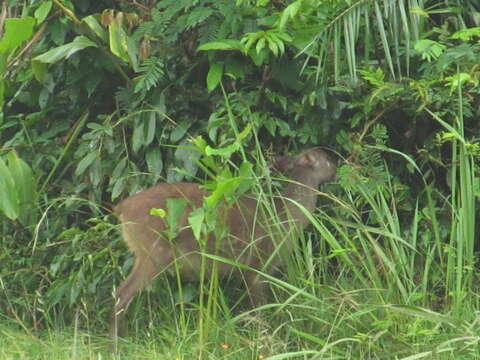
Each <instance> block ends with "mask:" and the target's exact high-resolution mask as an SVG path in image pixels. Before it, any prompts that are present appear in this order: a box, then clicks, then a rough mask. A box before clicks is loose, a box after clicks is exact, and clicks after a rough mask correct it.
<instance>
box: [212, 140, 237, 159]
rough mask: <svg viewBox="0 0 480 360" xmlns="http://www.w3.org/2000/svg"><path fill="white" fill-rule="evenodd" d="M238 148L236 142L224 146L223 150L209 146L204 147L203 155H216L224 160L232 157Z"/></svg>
mask: <svg viewBox="0 0 480 360" xmlns="http://www.w3.org/2000/svg"><path fill="white" fill-rule="evenodd" d="M239 148H240V144H239V143H238V142H234V143H233V144H231V145H228V146H225V147H223V148H219V149H215V148H212V147H210V146H209V145H207V146H206V148H205V154H207V155H208V156H211V155H218V156H221V157H224V158H229V157H230V155H232V154H233V153H234V152H235V151H237V150H238V149H239Z"/></svg>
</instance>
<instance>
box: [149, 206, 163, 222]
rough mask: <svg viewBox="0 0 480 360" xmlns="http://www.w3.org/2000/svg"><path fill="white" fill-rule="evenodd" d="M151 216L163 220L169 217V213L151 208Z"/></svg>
mask: <svg viewBox="0 0 480 360" xmlns="http://www.w3.org/2000/svg"><path fill="white" fill-rule="evenodd" d="M150 215H152V216H158V217H160V218H162V219H163V218H164V217H165V216H166V215H167V212H166V211H165V210H163V209H160V208H151V209H150Z"/></svg>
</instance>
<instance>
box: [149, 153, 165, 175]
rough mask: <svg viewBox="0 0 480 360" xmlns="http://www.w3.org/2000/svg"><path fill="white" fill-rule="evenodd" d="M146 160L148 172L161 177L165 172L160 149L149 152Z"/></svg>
mask: <svg viewBox="0 0 480 360" xmlns="http://www.w3.org/2000/svg"><path fill="white" fill-rule="evenodd" d="M145 158H146V160H147V166H148V171H150V172H151V173H152V174H154V175H156V176H160V174H161V173H162V170H163V161H162V153H161V151H160V149H159V148H158V147H155V148H153V149H151V150H149V151H147V153H146V155H145Z"/></svg>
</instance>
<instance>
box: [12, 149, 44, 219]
mask: <svg viewBox="0 0 480 360" xmlns="http://www.w3.org/2000/svg"><path fill="white" fill-rule="evenodd" d="M7 160H8V166H9V168H10V173H11V176H12V180H13V182H14V184H15V192H16V197H17V199H18V217H19V220H20V222H21V223H22V224H23V225H29V224H30V223H31V221H33V218H32V215H33V214H34V209H35V203H36V200H37V184H36V182H35V177H34V175H33V172H32V169H31V168H30V167H29V166H28V165H27V163H26V162H24V161H23V160H22V159H20V158H19V157H18V156H17V154H16V152H14V151H11V152H9V153H8V155H7Z"/></svg>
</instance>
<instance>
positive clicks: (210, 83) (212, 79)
mask: <svg viewBox="0 0 480 360" xmlns="http://www.w3.org/2000/svg"><path fill="white" fill-rule="evenodd" d="M222 75H223V64H220V63H214V64H212V65H211V66H210V70H209V71H208V75H207V89H208V92H212V91H213V90H214V89H215V88H216V87H217V86H218V84H220V80H221V79H222Z"/></svg>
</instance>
